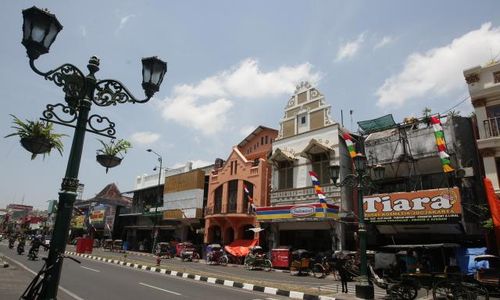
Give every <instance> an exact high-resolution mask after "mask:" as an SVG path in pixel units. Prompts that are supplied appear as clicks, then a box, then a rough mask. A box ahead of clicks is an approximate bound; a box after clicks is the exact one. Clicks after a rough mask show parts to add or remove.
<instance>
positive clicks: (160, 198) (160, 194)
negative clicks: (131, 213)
mask: <svg viewBox="0 0 500 300" xmlns="http://www.w3.org/2000/svg"><path fill="white" fill-rule="evenodd" d="M146 151H148V152H152V153H154V154H156V156H158V161H159V162H160V171H159V172H158V198H157V199H156V201H155V221H154V224H153V249H152V250H151V253H155V248H156V241H157V239H158V232H156V231H157V228H156V227H157V226H158V205H161V204H162V203H163V190H162V189H161V171H162V170H163V169H162V163H163V159H162V157H161V155H160V154H158V153H156V152H154V151H153V149H147V150H146Z"/></svg>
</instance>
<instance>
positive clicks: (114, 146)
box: [97, 140, 132, 156]
mask: <svg viewBox="0 0 500 300" xmlns="http://www.w3.org/2000/svg"><path fill="white" fill-rule="evenodd" d="M98 141H99V142H100V143H101V145H102V148H101V149H99V150H97V153H98V154H103V155H110V156H117V155H120V156H123V154H125V153H127V150H128V149H130V148H132V144H131V143H130V142H129V141H127V140H118V141H116V142H114V140H113V141H111V142H110V143H106V142H104V141H102V140H98Z"/></svg>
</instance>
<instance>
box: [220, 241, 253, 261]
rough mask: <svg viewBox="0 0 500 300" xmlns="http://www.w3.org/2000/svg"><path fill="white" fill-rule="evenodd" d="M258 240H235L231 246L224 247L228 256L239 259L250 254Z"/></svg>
mask: <svg viewBox="0 0 500 300" xmlns="http://www.w3.org/2000/svg"><path fill="white" fill-rule="evenodd" d="M258 243H259V240H235V241H233V242H232V243H231V244H229V245H227V246H226V247H224V250H226V251H227V252H228V253H229V254H231V255H234V256H239V257H242V256H243V257H244V256H246V255H247V254H248V252H250V248H252V247H253V246H255V245H257V244H258Z"/></svg>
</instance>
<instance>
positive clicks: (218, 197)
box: [214, 185, 222, 214]
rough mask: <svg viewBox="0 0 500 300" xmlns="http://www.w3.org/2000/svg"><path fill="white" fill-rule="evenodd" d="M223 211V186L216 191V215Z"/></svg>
mask: <svg viewBox="0 0 500 300" xmlns="http://www.w3.org/2000/svg"><path fill="white" fill-rule="evenodd" d="M221 211H222V185H221V186H219V187H218V188H216V189H215V192H214V214H219V213H220V212H221Z"/></svg>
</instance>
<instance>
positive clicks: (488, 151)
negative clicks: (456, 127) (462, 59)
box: [464, 62, 500, 195]
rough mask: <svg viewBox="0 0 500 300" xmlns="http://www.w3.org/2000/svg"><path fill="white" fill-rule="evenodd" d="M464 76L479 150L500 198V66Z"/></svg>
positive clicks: (487, 175)
mask: <svg viewBox="0 0 500 300" xmlns="http://www.w3.org/2000/svg"><path fill="white" fill-rule="evenodd" d="M464 76H465V81H466V82H467V85H468V87H469V93H470V97H471V102H472V105H473V106H474V112H475V114H476V120H477V127H478V133H479V136H478V137H477V147H478V149H479V152H480V154H481V157H482V159H483V165H484V171H485V175H486V177H488V178H489V179H491V181H492V183H493V187H494V189H495V192H496V194H497V195H500V183H499V180H500V176H499V171H500V63H498V62H496V63H493V64H489V65H487V66H485V67H480V66H477V67H474V68H470V69H467V70H465V71H464Z"/></svg>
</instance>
